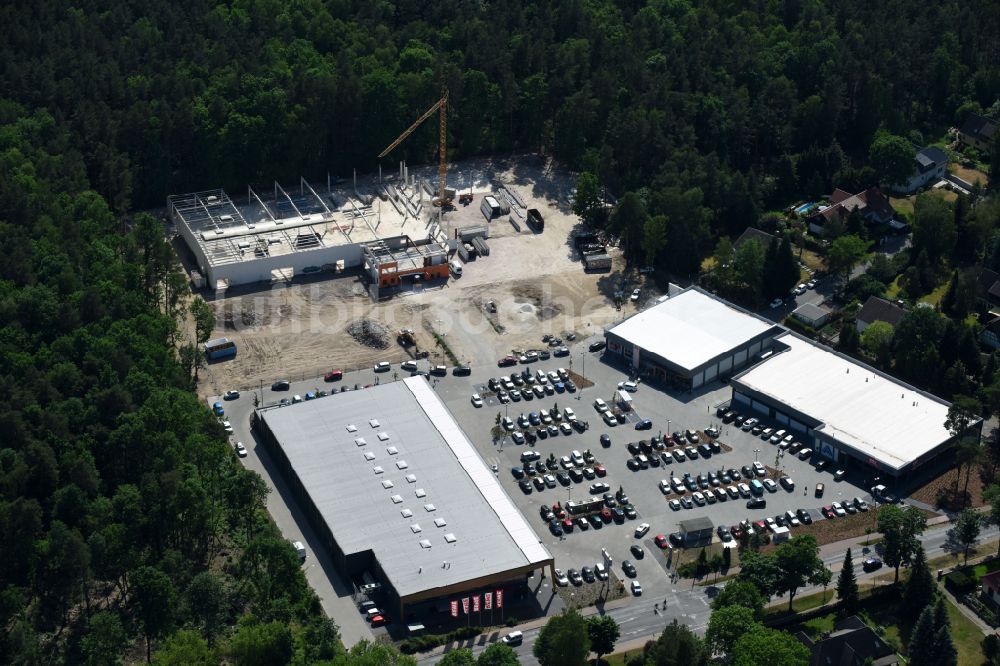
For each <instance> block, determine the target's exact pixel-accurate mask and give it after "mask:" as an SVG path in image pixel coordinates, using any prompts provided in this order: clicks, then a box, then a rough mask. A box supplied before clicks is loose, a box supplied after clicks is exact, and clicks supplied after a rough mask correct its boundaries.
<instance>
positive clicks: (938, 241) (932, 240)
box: [913, 192, 958, 265]
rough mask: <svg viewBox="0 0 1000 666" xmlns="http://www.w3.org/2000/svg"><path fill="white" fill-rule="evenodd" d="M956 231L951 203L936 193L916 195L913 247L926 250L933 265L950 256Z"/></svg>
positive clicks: (956, 234) (956, 236) (918, 250)
mask: <svg viewBox="0 0 1000 666" xmlns="http://www.w3.org/2000/svg"><path fill="white" fill-rule="evenodd" d="M957 239H958V232H957V231H956V229H955V216H954V215H953V214H952V211H951V205H950V204H949V203H948V202H947V201H945V200H944V199H942V198H941V197H939V196H938V195H937V194H934V193H930V192H925V193H923V194H920V195H917V199H916V201H915V202H914V204H913V247H914V248H915V250H916V251H917V252H920V251H926V252H927V257H928V258H929V259H930V261H931V263H932V264H933V265H936V264H937V262H938V261H939V260H940V259H943V258H947V257H950V256H951V254H952V252H954V250H955V242H956V240H957Z"/></svg>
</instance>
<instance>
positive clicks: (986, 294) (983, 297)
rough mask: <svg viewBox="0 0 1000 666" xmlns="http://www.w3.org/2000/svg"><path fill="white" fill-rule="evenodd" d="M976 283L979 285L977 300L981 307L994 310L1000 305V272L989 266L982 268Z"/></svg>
mask: <svg viewBox="0 0 1000 666" xmlns="http://www.w3.org/2000/svg"><path fill="white" fill-rule="evenodd" d="M976 283H977V286H978V287H979V289H978V290H977V293H976V302H977V305H978V306H979V307H980V308H982V309H984V310H992V309H993V308H994V307H996V306H998V305H1000V273H997V272H996V271H993V270H990V269H989V268H981V269H979V273H978V274H977V275H976Z"/></svg>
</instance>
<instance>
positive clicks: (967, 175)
mask: <svg viewBox="0 0 1000 666" xmlns="http://www.w3.org/2000/svg"><path fill="white" fill-rule="evenodd" d="M948 171H950V172H952V173H953V174H955V175H956V176H958V177H959V178H961V179H962V180H964V181H966V182H969V183H972V184H973V185H975V184H976V181H977V180H978V181H979V182H980V183H981V184H982V185H983V187H986V185H987V184H988V183H989V181H990V179H989V178H988V177H987V176H986V174H985V173H983V172H982V171H980V170H979V169H970V168H968V167H964V166H962V165H961V164H959V163H958V162H952V163H951V164H949V165H948Z"/></svg>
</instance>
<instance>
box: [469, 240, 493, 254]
mask: <svg viewBox="0 0 1000 666" xmlns="http://www.w3.org/2000/svg"><path fill="white" fill-rule="evenodd" d="M472 246H473V247H474V248H476V252H478V253H479V256H480V257H488V256H490V246H489V245H487V244H486V241H485V240H484V239H483V238H482V237H481V236H476V237H475V238H473V239H472Z"/></svg>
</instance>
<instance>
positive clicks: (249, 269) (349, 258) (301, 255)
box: [206, 244, 363, 289]
mask: <svg viewBox="0 0 1000 666" xmlns="http://www.w3.org/2000/svg"><path fill="white" fill-rule="evenodd" d="M362 257H363V253H362V251H361V246H360V245H357V244H353V245H337V246H334V247H320V248H314V249H311V250H301V251H298V252H291V253H288V254H281V255H278V256H270V257H253V258H251V259H246V260H244V261H238V262H235V263H232V264H222V265H219V266H211V267H209V268H208V271H207V273H206V276H207V278H208V284H209V287H211V288H212V289H216V288H218V282H219V280H227V281H228V282H229V286H234V285H238V284H252V283H254V282H270V281H271V272H272V271H275V270H279V269H284V268H291V269H292V271H293V273H294V274H299V273H301V272H302V270H303V269H305V268H306V267H309V266H318V267H322V266H323V265H324V264H335V263H337V262H338V261H343V262H344V267H345V268H351V267H354V266H360V265H361V262H362Z"/></svg>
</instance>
